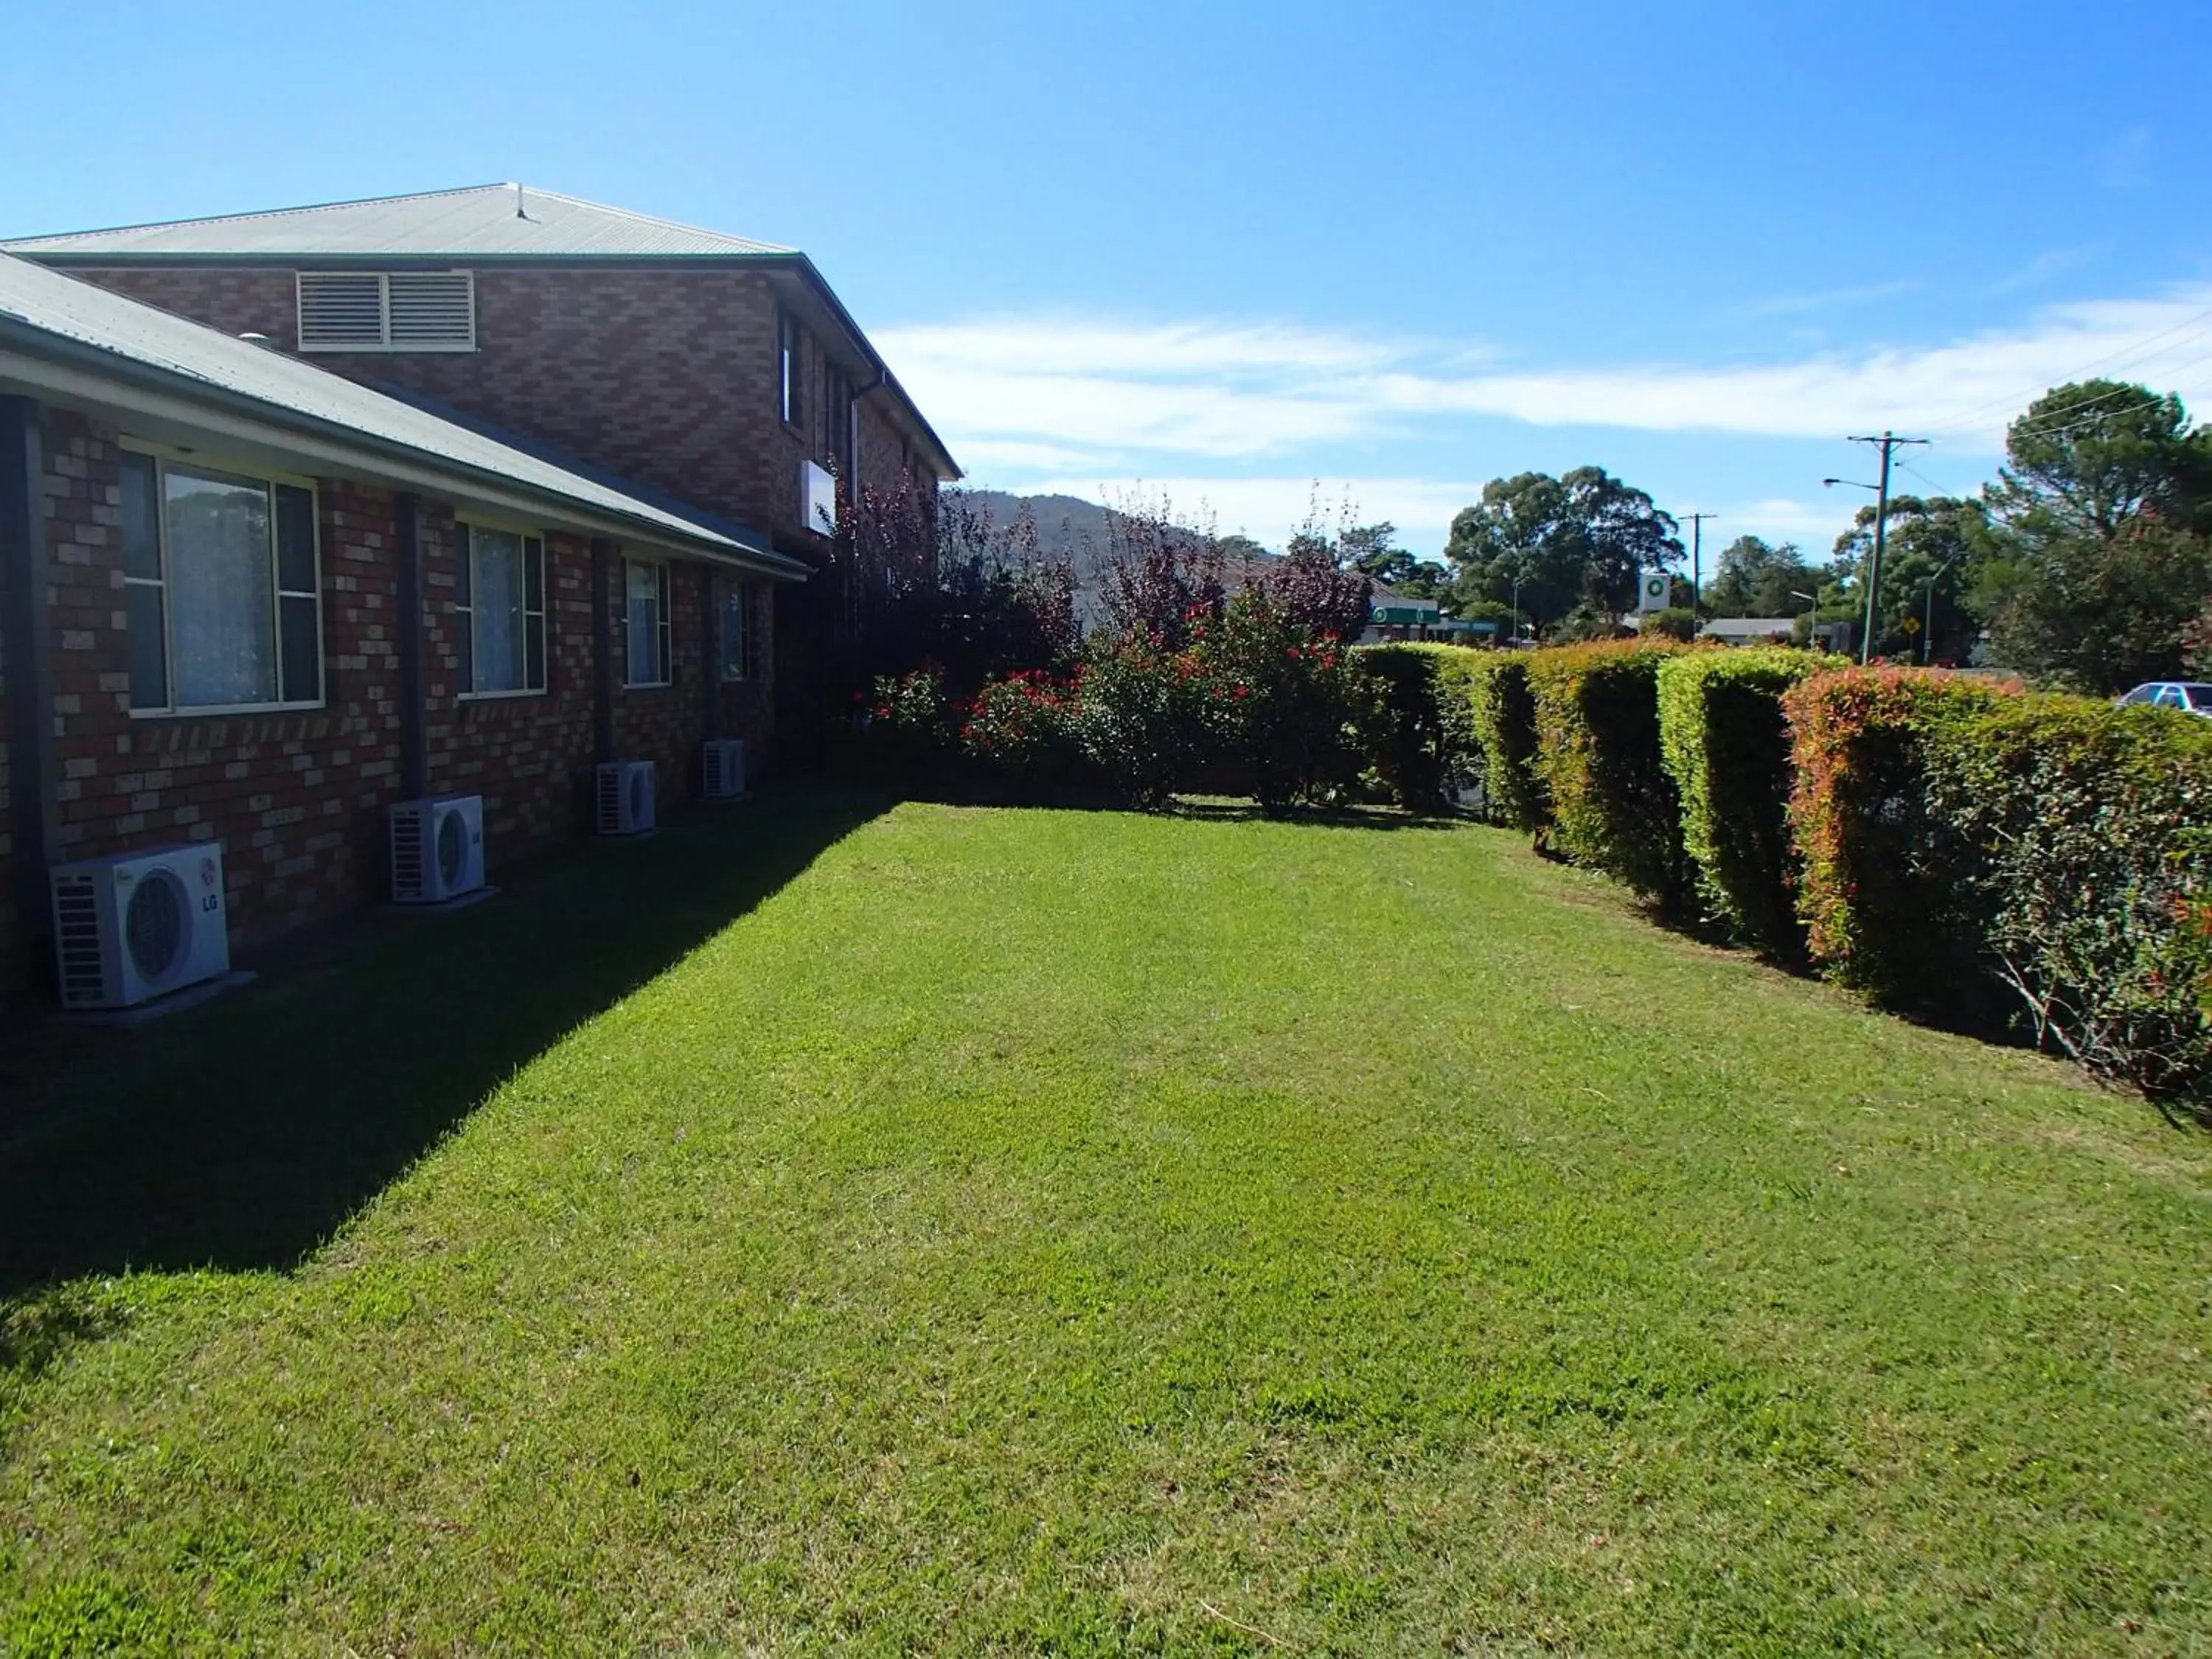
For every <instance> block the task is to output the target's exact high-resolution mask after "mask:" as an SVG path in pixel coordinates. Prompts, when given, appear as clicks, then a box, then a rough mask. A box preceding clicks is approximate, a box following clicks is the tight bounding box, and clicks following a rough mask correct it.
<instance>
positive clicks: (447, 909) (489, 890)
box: [384, 887, 499, 916]
mask: <svg viewBox="0 0 2212 1659" xmlns="http://www.w3.org/2000/svg"><path fill="white" fill-rule="evenodd" d="M498 896H499V889H498V888H496V887H472V888H471V889H470V890H468V891H467V892H465V893H456V894H455V895H454V896H453V897H451V898H449V899H440V900H439V901H438V902H436V903H435V904H387V905H386V906H385V907H384V908H386V910H388V911H390V912H391V913H392V915H395V916H449V915H453V912H454V911H456V910H465V909H467V908H470V907H471V905H477V904H482V903H483V902H484V901H485V900H486V899H488V898H497V897H498Z"/></svg>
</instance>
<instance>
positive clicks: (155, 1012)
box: [48, 969, 261, 1026]
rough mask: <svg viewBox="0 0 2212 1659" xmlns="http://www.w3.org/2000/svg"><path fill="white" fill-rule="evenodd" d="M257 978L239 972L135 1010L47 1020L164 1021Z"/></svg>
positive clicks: (83, 1013)
mask: <svg viewBox="0 0 2212 1659" xmlns="http://www.w3.org/2000/svg"><path fill="white" fill-rule="evenodd" d="M260 977H261V975H258V974H257V973H254V972H252V970H251V969H239V970H237V971H236V972H233V973H228V974H224V975H220V976H219V977H217V978H215V979H204V980H202V981H200V982H199V983H198V984H197V985H187V986H186V987H185V988H184V989H183V990H181V991H172V992H170V993H169V994H168V995H167V996H165V997H156V998H155V1000H153V1001H151V1002H142V1003H139V1004H137V1006H134V1007H130V1008H99V1009H80V1010H79V1011H77V1012H75V1013H56V1014H52V1015H50V1016H48V1018H51V1019H52V1021H53V1023H54V1024H57V1025H84V1026H116V1025H144V1024H149V1023H150V1022H152V1021H154V1020H157V1019H167V1018H168V1017H169V1016H170V1015H171V1014H181V1013H182V1012H185V1009H187V1008H197V1007H198V1006H200V1005H201V1004H202V1003H204V1002H213V1001H214V1000H216V998H217V997H219V996H221V995H222V994H223V993H224V992H225V991H235V990H236V989H238V987H240V986H241V985H251V984H252V983H253V981H255V980H257V979H258V978H260Z"/></svg>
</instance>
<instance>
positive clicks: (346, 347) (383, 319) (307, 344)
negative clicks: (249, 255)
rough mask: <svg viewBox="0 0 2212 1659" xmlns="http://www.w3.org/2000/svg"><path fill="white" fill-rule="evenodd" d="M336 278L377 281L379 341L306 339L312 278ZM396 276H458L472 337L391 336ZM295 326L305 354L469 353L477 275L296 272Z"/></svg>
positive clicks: (472, 345)
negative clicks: (396, 338) (371, 279)
mask: <svg viewBox="0 0 2212 1659" xmlns="http://www.w3.org/2000/svg"><path fill="white" fill-rule="evenodd" d="M318 276H337V277H348V278H354V279H358V278H361V277H364V276H373V277H374V278H375V279H376V316H377V339H376V340H375V341H374V342H364V341H358V340H335V341H313V340H310V339H309V338H308V337H307V287H308V283H309V281H310V279H311V278H313V277H318ZM394 276H400V277H406V276H459V278H461V280H462V282H463V283H464V285H465V290H466V292H467V295H468V307H469V337H468V338H467V339H466V340H428V341H425V340H402V341H398V342H395V341H394V340H393V339H392V278H393V277H394ZM292 293H293V303H294V306H295V328H296V329H297V331H298V338H299V342H300V349H301V351H302V352H329V353H341V354H342V353H345V352H374V353H379V354H382V355H386V356H390V355H393V354H398V353H414V352H467V351H474V350H475V349H477V274H476V272H475V271H473V270H420V271H416V270H296V271H294V272H293V273H292Z"/></svg>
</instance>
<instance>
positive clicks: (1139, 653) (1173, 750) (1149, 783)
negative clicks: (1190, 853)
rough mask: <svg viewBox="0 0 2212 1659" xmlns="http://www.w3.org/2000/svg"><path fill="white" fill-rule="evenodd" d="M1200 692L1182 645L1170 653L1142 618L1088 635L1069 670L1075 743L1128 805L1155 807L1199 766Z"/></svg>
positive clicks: (1202, 745)
mask: <svg viewBox="0 0 2212 1659" xmlns="http://www.w3.org/2000/svg"><path fill="white" fill-rule="evenodd" d="M1202 697H1203V691H1202V674H1201V671H1200V665H1199V662H1198V658H1197V653H1195V652H1194V650H1192V649H1191V648H1190V647H1184V648H1182V649H1181V650H1171V649H1170V648H1169V647H1168V645H1167V643H1166V641H1164V640H1163V639H1162V637H1161V636H1160V635H1158V633H1156V632H1155V631H1153V629H1151V628H1150V627H1148V626H1146V625H1145V624H1143V623H1139V624H1138V625H1136V626H1135V627H1133V628H1131V629H1129V630H1128V631H1127V633H1126V634H1123V635H1120V636H1118V637H1100V638H1097V639H1094V640H1093V641H1092V644H1091V652H1090V654H1089V655H1087V656H1086V657H1085V659H1084V660H1083V662H1082V663H1081V664H1080V665H1079V666H1078V668H1077V669H1076V680H1075V687H1074V697H1073V703H1074V710H1073V712H1074V735H1075V739H1076V743H1077V744H1078V746H1079V748H1080V749H1081V750H1082V752H1083V754H1084V755H1085V757H1086V758H1087V759H1088V760H1089V761H1090V763H1091V764H1092V765H1093V766H1095V767H1096V768H1097V769H1098V770H1099V772H1101V773H1102V774H1103V775H1104V776H1105V777H1106V778H1108V779H1109V781H1111V782H1112V783H1113V784H1114V785H1115V787H1118V788H1119V789H1121V791H1123V792H1124V793H1126V794H1127V796H1128V798H1129V799H1130V800H1131V802H1132V803H1133V805H1137V806H1139V807H1142V808H1144V809H1146V811H1158V809H1159V808H1161V807H1163V806H1165V805H1167V804H1168V802H1169V801H1170V799H1172V798H1173V797H1174V795H1175V793H1176V790H1178V789H1182V788H1188V787H1189V786H1190V784H1191V782H1192V781H1193V780H1194V779H1195V777H1196V776H1197V775H1198V771H1199V769H1200V766H1201V765H1203V764H1204V763H1205V759H1206V727H1205V723H1204V720H1203V718H1202V713H1201V702H1202Z"/></svg>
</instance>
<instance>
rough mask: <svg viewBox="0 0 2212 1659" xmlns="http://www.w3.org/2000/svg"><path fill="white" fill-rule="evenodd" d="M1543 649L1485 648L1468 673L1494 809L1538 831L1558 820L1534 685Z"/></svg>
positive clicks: (1509, 821)
mask: <svg viewBox="0 0 2212 1659" xmlns="http://www.w3.org/2000/svg"><path fill="white" fill-rule="evenodd" d="M1543 654H1544V653H1541V652H1526V651H1507V650H1496V651H1479V652H1476V653H1474V664H1473V665H1472V666H1471V667H1470V669H1469V671H1468V708H1469V710H1470V712H1471V714H1472V716H1473V720H1474V740H1475V743H1476V744H1477V745H1478V746H1479V747H1480V750H1481V751H1482V782H1483V788H1484V790H1485V792H1486V794H1487V796H1488V798H1489V801H1490V815H1491V817H1492V819H1493V820H1495V821H1496V822H1498V823H1502V824H1504V825H1505V826H1506V827H1508V828H1509V829H1523V830H1526V831H1528V833H1529V834H1530V835H1534V836H1541V835H1542V834H1543V833H1544V831H1545V829H1547V827H1548V826H1549V825H1550V823H1551V822H1552V810H1551V802H1550V798H1549V797H1548V796H1547V794H1546V793H1545V788H1544V781H1543V780H1542V778H1541V777H1540V776H1539V775H1538V774H1537V771H1536V702H1535V698H1534V696H1533V695H1532V694H1531V692H1530V691H1529V689H1528V665H1529V663H1530V662H1531V661H1532V660H1533V659H1534V658H1536V657H1539V656H1541V655H1543Z"/></svg>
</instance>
